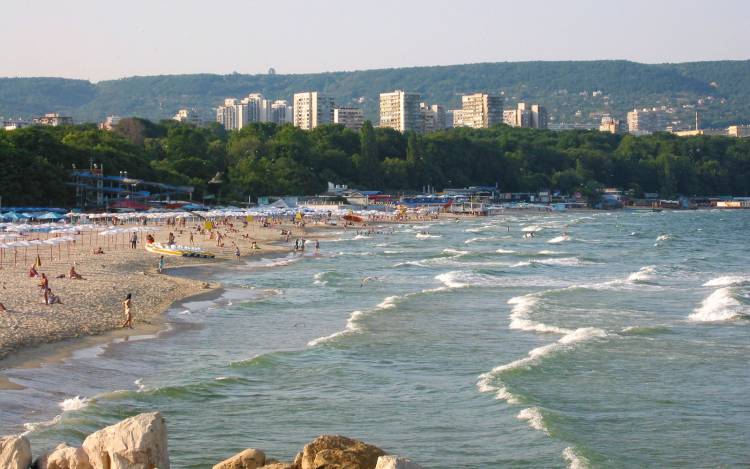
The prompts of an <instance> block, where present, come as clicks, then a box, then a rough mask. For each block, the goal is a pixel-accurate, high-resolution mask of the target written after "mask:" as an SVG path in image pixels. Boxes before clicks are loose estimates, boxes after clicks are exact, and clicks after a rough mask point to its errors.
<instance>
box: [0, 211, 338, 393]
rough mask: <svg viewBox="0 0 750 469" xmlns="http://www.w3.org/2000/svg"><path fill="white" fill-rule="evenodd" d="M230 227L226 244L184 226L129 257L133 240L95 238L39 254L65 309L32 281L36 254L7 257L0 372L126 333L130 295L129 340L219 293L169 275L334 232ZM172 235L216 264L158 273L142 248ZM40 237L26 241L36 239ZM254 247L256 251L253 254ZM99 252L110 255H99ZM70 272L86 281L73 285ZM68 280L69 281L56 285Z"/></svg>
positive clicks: (1, 292)
mask: <svg viewBox="0 0 750 469" xmlns="http://www.w3.org/2000/svg"><path fill="white" fill-rule="evenodd" d="M229 223H231V225H223V224H220V225H219V226H218V227H217V228H215V229H214V232H218V233H221V234H222V238H221V242H220V243H219V242H218V239H217V236H215V235H214V236H209V235H208V233H206V232H205V231H204V232H203V233H199V232H198V231H197V230H196V228H197V227H198V226H199V224H197V223H190V224H186V226H179V225H178V226H170V225H163V224H162V225H156V226H154V225H149V226H148V228H149V232H148V233H146V232H144V233H140V234H139V237H140V239H139V242H138V247H137V248H136V249H131V247H130V245H129V243H128V238H127V234H121V235H119V236H97V235H96V233H94V234H93V235H92V234H89V233H83V234H79V235H77V236H76V242H75V244H71V245H70V247H69V248H68V246H66V247H60V248H57V247H55V248H51V249H45V248H44V247H42V248H40V250H39V251H38V252H39V256H40V259H41V263H42V265H41V268H39V269H38V270H39V273H42V272H44V273H45V274H46V275H47V277H48V278H49V286H50V289H51V290H52V292H53V293H54V294H55V295H57V296H59V297H60V299H61V301H62V304H52V305H47V304H44V301H43V297H42V294H41V289H40V288H39V286H38V284H39V278H38V277H36V278H30V277H29V269H30V267H31V265H32V264H34V262H35V259H36V256H37V251H36V250H35V249H28V250H27V251H26V252H25V253H24V252H23V251H21V250H19V252H18V253H17V254H16V255H15V256H14V255H13V254H11V252H12V251H9V250H6V251H5V253H4V254H5V257H4V259H3V263H2V269H0V303H2V304H4V306H5V307H6V308H7V312H2V313H0V365H1V366H2V367H3V368H5V367H8V366H10V362H11V361H17V360H14V352H18V351H21V350H23V351H24V352H28V351H29V350H36V349H40V350H43V351H45V353H47V354H49V353H53V354H54V353H59V350H57V349H60V348H64V347H63V346H61V345H60V344H59V342H60V341H63V340H66V339H76V338H84V337H91V336H101V335H102V334H105V333H107V332H108V331H115V330H118V329H120V328H121V325H122V323H123V321H124V319H125V316H124V311H123V305H122V301H123V300H124V298H125V296H126V295H127V294H128V293H132V295H133V314H134V328H135V329H134V330H130V329H128V330H127V331H123V333H131V332H132V333H144V332H145V333H147V332H149V331H152V330H154V329H158V328H159V327H161V323H162V319H161V318H162V314H163V313H164V312H165V311H166V310H167V309H168V308H169V307H170V305H172V304H173V303H175V302H176V301H179V300H183V299H186V298H188V297H191V296H194V295H199V294H202V293H206V292H208V291H211V290H215V289H218V288H220V287H221V286H220V285H218V284H212V283H209V282H206V281H203V280H201V279H191V278H186V277H185V276H182V275H180V276H176V275H170V269H172V268H176V267H180V268H184V267H190V266H207V265H215V266H219V265H221V263H227V262H237V258H236V256H235V247H237V248H239V250H240V255H241V257H240V262H241V261H242V260H243V259H246V258H248V257H250V256H256V257H260V256H269V255H282V254H284V253H288V252H290V251H292V250H293V249H294V242H295V240H296V239H297V238H304V239H324V238H325V237H326V236H327V233H326V231H330V230H327V228H336V227H330V226H328V225H324V224H322V223H320V224H308V225H307V226H306V227H304V228H303V227H299V226H296V225H294V224H293V223H291V221H290V220H285V221H284V222H283V223H282V222H281V221H278V222H277V223H274V224H272V225H271V226H267V227H263V226H262V224H261V223H260V222H258V221H254V222H250V223H247V224H244V223H243V222H242V221H237V220H234V221H232V222H229ZM124 226H125V227H128V226H135V225H124ZM282 230H290V231H291V233H292V234H291V235H290V236H289V240H287V236H282V235H281V231H282ZM170 232H172V233H174V235H175V238H176V242H177V243H178V244H183V245H191V244H192V245H194V246H198V247H201V248H203V249H205V250H207V251H210V252H212V253H214V254H215V255H216V258H215V259H198V258H183V257H174V256H165V270H164V272H163V273H161V274H160V273H158V271H157V265H158V256H157V255H156V254H153V253H150V252H148V251H146V250H145V249H144V248H143V241H145V237H146V234H152V235H153V236H154V237H155V239H156V241H157V242H166V241H167V237H168V234H169V233H170ZM191 232H192V233H193V242H192V243H191V242H190V233H191ZM34 235H35V234H31V235H30V236H29V237H28V239H34V237H35V236H34ZM43 238H44V237H43V236H42V239H43ZM253 242H255V243H257V246H258V249H251V246H252V243H253ZM217 244H218V245H217ZM98 247H101V248H102V250H103V251H104V254H98V255H95V254H93V252H94V250H95V249H97V248H98ZM14 261H15V265H14ZM71 265H74V266H75V269H76V272H77V273H78V274H80V275H81V276H83V277H84V279H83V280H73V279H69V278H67V274H68V271H69V269H70V266H71ZM62 276H64V278H58V277H62ZM110 335H112V334H111V333H110ZM51 343H52V344H55V343H58V344H57V345H58V346H54V345H53V346H52V347H50V346H43V344H51ZM66 346H67V344H66ZM29 360H31V361H34V359H33V358H30V359H29ZM14 365H17V363H14ZM0 386H2V387H10V386H12V383H9V382H7V381H5V382H3V381H2V380H0Z"/></svg>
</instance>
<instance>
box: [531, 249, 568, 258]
mask: <svg viewBox="0 0 750 469" xmlns="http://www.w3.org/2000/svg"><path fill="white" fill-rule="evenodd" d="M537 254H539V255H540V256H555V255H557V254H562V253H561V252H559V251H551V250H549V249H542V250H541V251H539V252H538V253H537Z"/></svg>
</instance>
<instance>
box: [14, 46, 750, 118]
mask: <svg viewBox="0 0 750 469" xmlns="http://www.w3.org/2000/svg"><path fill="white" fill-rule="evenodd" d="M313 89H314V90H319V91H323V92H326V93H329V94H331V95H333V96H334V97H335V99H336V100H337V102H338V103H339V104H342V105H347V104H350V105H352V104H353V105H360V106H362V107H364V109H365V112H366V115H367V117H369V118H370V119H373V120H376V115H377V104H378V94H379V93H380V92H382V91H389V90H393V89H406V90H409V91H417V92H420V93H422V94H423V99H425V100H426V101H428V102H430V103H438V104H444V105H446V106H448V107H449V108H452V107H456V106H457V105H458V102H459V99H460V95H461V94H463V93H469V92H474V91H488V92H494V93H499V92H502V93H504V95H505V101H506V107H513V106H514V105H515V103H516V102H517V101H520V100H530V101H535V102H539V103H541V104H543V105H545V106H546V107H547V108H548V110H549V113H550V116H551V117H552V121H551V122H569V123H572V122H597V121H598V114H597V113H601V112H609V113H612V114H613V115H615V116H616V117H621V118H624V116H625V113H626V112H627V111H628V110H630V109H632V108H633V107H644V106H649V107H652V106H668V107H672V108H674V109H675V113H674V120H675V121H677V120H682V121H683V122H686V123H687V122H692V115H693V113H694V112H695V110H696V109H699V110H701V111H702V112H703V121H704V124H705V125H715V126H724V125H728V124H733V123H748V122H750V61H720V62H694V63H683V64H659V65H646V64H639V63H634V62H627V61H590V62H513V63H509V62H502V63H483V64H470V65H452V66H436V67H414V68H399V69H383V70H365V71H355V72H332V73H317V74H303V75H241V74H232V75H210V74H199V75H164V76H149V77H130V78H123V79H120V80H110V81H103V82H99V83H96V84H92V83H89V82H87V81H82V80H67V79H61V78H4V79H3V78H0V116H3V117H5V118H10V117H27V118H28V117H32V116H35V115H39V114H42V113H44V112H52V111H59V112H63V113H66V114H70V115H72V116H73V117H74V118H75V119H76V120H77V121H78V122H81V121H98V120H101V119H103V118H104V117H105V116H107V115H109V114H117V115H121V116H139V117H145V118H149V119H153V120H159V119H164V118H168V117H170V116H172V115H173V114H174V112H175V111H176V110H177V109H178V108H181V107H188V108H194V109H196V110H197V111H198V112H199V113H200V114H201V115H202V116H203V117H204V118H206V119H212V116H213V110H212V109H213V108H215V107H216V106H217V105H218V104H219V103H220V102H221V101H222V100H223V99H224V98H225V97H241V96H244V95H246V94H248V93H251V92H261V93H263V94H264V95H265V96H266V97H268V98H271V99H288V100H291V97H292V94H293V93H294V92H295V91H304V90H313ZM594 91H601V94H598V95H597V96H593V94H592V92H594Z"/></svg>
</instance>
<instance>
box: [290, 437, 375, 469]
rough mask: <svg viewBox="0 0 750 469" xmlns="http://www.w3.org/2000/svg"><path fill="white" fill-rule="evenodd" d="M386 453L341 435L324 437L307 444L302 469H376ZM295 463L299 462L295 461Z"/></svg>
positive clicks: (301, 461) (303, 452)
mask: <svg viewBox="0 0 750 469" xmlns="http://www.w3.org/2000/svg"><path fill="white" fill-rule="evenodd" d="M383 455H385V451H383V450H382V449H380V448H378V447H377V446H372V445H368V444H367V443H363V442H361V441H358V440H353V439H351V438H347V437H345V436H340V435H323V436H319V437H318V438H316V439H314V440H313V441H311V442H310V443H308V444H306V445H305V447H304V449H303V450H302V456H301V458H299V459H300V465H299V467H300V469H375V465H376V464H377V462H378V457H380V456H383ZM295 462H297V460H296V459H295Z"/></svg>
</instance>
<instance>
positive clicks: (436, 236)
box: [417, 233, 442, 239]
mask: <svg viewBox="0 0 750 469" xmlns="http://www.w3.org/2000/svg"><path fill="white" fill-rule="evenodd" d="M428 238H442V236H440V235H432V234H427V233H417V239H428Z"/></svg>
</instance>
